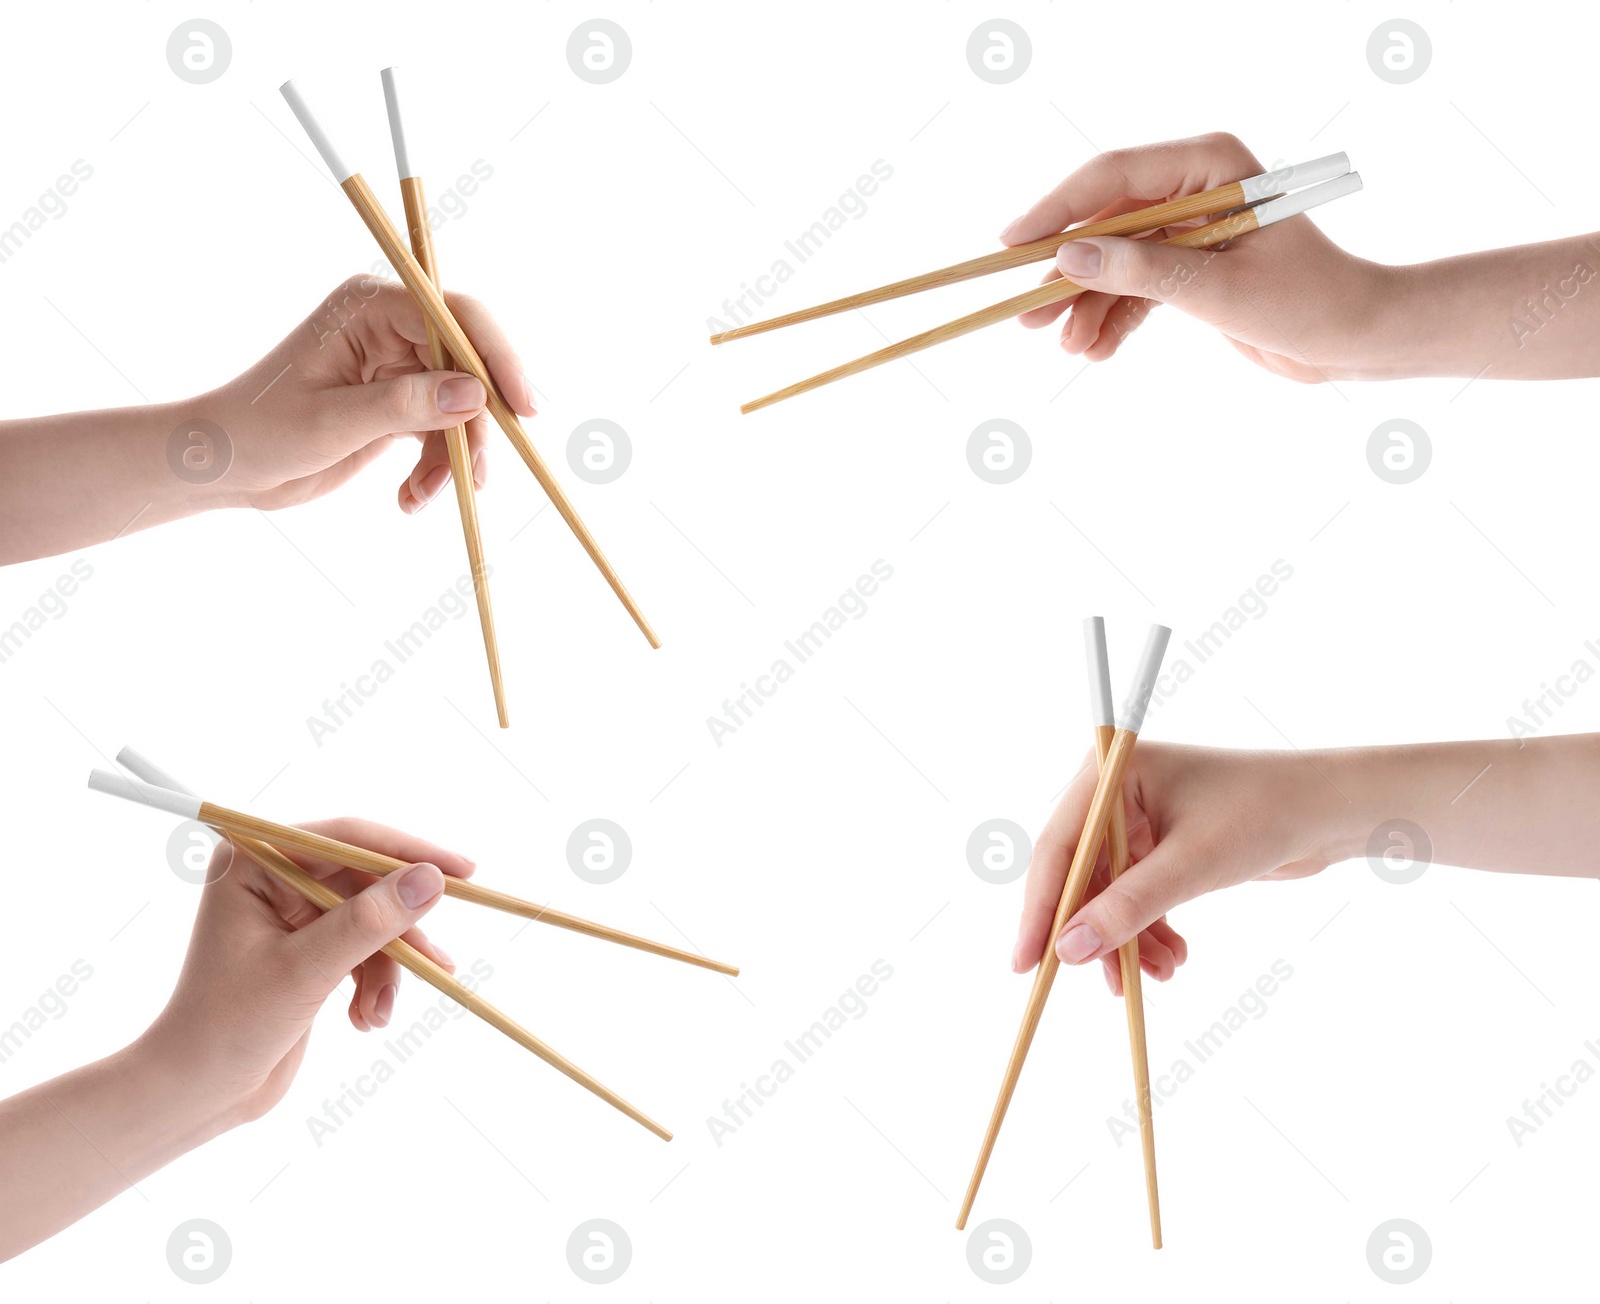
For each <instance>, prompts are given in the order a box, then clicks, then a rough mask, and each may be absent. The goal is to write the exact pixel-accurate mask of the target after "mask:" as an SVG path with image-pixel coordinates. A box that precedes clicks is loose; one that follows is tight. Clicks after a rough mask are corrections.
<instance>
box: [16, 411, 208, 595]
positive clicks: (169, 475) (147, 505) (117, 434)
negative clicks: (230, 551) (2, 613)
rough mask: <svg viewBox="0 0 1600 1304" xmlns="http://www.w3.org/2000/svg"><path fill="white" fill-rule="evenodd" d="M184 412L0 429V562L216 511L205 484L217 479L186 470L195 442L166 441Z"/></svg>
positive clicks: (110, 415)
mask: <svg viewBox="0 0 1600 1304" xmlns="http://www.w3.org/2000/svg"><path fill="white" fill-rule="evenodd" d="M192 406H193V405H191V404H154V405H151V406H149V407H132V408H111V409H106V410H104V411H99V412H72V413H67V414H64V415H61V416H49V417H37V418H30V419H27V420H22V421H5V422H0V565H5V564H9V563H11V562H18V561H29V560H31V559H33V558H35V557H51V556H56V555H58V554H60V553H64V552H70V551H72V550H74V549H77V548H84V547H88V546H89V545H90V544H95V543H103V542H105V541H106V540H107V539H114V538H117V537H119V536H120V535H123V534H127V533H131V532H133V531H135V530H142V529H146V528H148V527H149V526H152V525H159V524H162V523H163V522H166V521H172V520H176V519H178V518H179V517H183V516H189V515H192V514H193V513H195V512H198V511H203V510H205V509H206V508H207V507H210V506H213V505H216V496H215V491H214V489H213V488H212V485H211V484H208V483H207V480H208V478H209V479H210V480H211V481H212V482H213V483H214V481H215V479H216V477H213V476H209V470H208V468H207V467H206V466H204V465H200V466H196V465H195V464H194V462H195V458H196V456H197V453H196V451H195V450H196V448H198V447H199V445H198V444H197V443H196V442H194V441H193V440H189V441H186V440H185V438H184V437H183V436H182V435H179V436H178V437H177V438H174V432H175V431H178V430H179V429H180V427H181V426H182V424H183V423H184V422H185V420H187V419H189V418H191V417H193V415H194V413H193V412H192V411H191V410H190V409H191V408H192ZM185 448H188V449H189V450H190V452H189V458H190V462H189V464H185V462H184V460H183V455H184V450H185ZM199 455H200V456H208V455H209V454H206V453H201V454H199ZM175 463H176V464H175Z"/></svg>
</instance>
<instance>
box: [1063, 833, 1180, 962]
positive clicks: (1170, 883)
mask: <svg viewBox="0 0 1600 1304" xmlns="http://www.w3.org/2000/svg"><path fill="white" fill-rule="evenodd" d="M1194 870H1195V865H1194V860H1193V857H1188V858H1185V857H1183V856H1182V854H1181V853H1180V852H1177V851H1174V850H1173V848H1172V845H1171V844H1170V843H1162V844H1161V845H1160V846H1159V847H1157V848H1156V849H1155V850H1154V851H1152V852H1151V853H1150V854H1149V855H1148V856H1146V857H1145V858H1144V859H1143V860H1141V861H1140V862H1139V863H1138V864H1137V865H1134V866H1133V867H1132V868H1131V869H1129V870H1128V871H1127V872H1125V873H1124V874H1122V875H1121V876H1120V877H1118V878H1116V879H1113V880H1112V881H1111V882H1110V883H1109V884H1107V885H1106V887H1105V888H1104V890H1102V891H1101V892H1100V893H1099V894H1098V895H1096V896H1095V897H1094V899H1093V900H1091V901H1090V902H1088V903H1087V904H1086V905H1084V906H1083V907H1082V908H1081V909H1079V911H1078V913H1077V914H1075V915H1073V916H1072V918H1071V919H1069V920H1067V926H1066V927H1065V928H1063V929H1062V930H1061V936H1059V937H1058V938H1056V954H1057V955H1058V956H1060V957H1061V961H1062V963H1064V964H1085V963H1087V962H1088V961H1090V960H1093V959H1096V958H1097V957H1099V956H1103V955H1110V954H1111V953H1112V952H1114V951H1115V950H1116V949H1117V948H1118V947H1119V946H1121V945H1122V944H1123V943H1124V942H1127V941H1131V940H1132V939H1133V938H1135V937H1137V936H1139V934H1140V933H1142V932H1143V931H1144V930H1145V929H1146V928H1148V927H1149V926H1150V925H1151V924H1153V923H1155V921H1156V920H1158V919H1160V918H1161V916H1162V915H1164V914H1166V913H1167V911H1169V910H1171V909H1172V908H1173V907H1174V906H1177V905H1182V904H1183V903H1184V902H1185V901H1188V900H1190V899H1191V898H1193V897H1196V896H1199V895H1200V892H1199V891H1198V890H1196V888H1195V887H1193V886H1191V885H1192V884H1195V883H1198V882H1202V881H1203V879H1202V878H1201V877H1200V876H1199V875H1197V874H1196V873H1195V872H1194Z"/></svg>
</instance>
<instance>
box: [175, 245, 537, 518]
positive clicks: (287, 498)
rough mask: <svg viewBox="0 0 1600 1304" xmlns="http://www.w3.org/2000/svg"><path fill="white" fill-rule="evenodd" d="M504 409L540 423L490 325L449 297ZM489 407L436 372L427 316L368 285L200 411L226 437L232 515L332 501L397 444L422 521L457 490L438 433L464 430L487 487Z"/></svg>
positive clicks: (461, 376)
mask: <svg viewBox="0 0 1600 1304" xmlns="http://www.w3.org/2000/svg"><path fill="white" fill-rule="evenodd" d="M445 298H446V300H447V301H448V302H449V305H450V311H451V312H452V313H453V314H454V315H455V318H456V320H457V321H459V322H460V323H461V326H462V329H463V330H465V331H466V332H467V335H468V336H469V337H470V338H471V339H472V342H473V344H474V346H475V347H476V348H477V350H478V353H479V355H480V356H481V357H482V358H483V360H484V362H485V364H486V365H487V366H488V368H489V374H490V375H491V376H493V378H494V381H495V384H496V385H497V386H499V388H500V391H501V393H503V394H504V395H505V397H506V401H507V402H508V403H510V404H511V406H512V407H513V408H514V409H515V410H516V411H517V412H518V413H520V414H521V415H523V416H532V415H533V414H534V401H533V386H532V384H531V383H530V382H529V380H528V378H527V376H525V375H524V374H523V370H522V363H521V362H520V361H518V359H517V355H516V353H515V352H514V351H513V350H512V348H511V345H510V344H509V343H508V342H507V340H506V338H505V335H504V334H503V333H502V332H501V330H500V327H499V326H498V325H497V324H496V323H495V320H494V318H493V317H491V316H490V315H489V313H488V310H487V309H485V308H484V306H483V305H482V304H480V303H479V302H478V301H477V300H475V299H471V298H468V297H467V296H466V295H462V294H446V295H445ZM485 399H486V396H485V394H484V390H483V386H482V385H481V384H480V383H479V382H478V381H477V379H476V378H474V377H472V376H469V375H467V374H466V373H464V372H460V371H433V370H432V369H431V368H430V367H429V355H428V337H427V328H426V324H425V321H424V318H423V315H422V310H421V309H420V308H418V307H417V305H416V301H415V300H414V299H412V297H411V295H410V294H409V293H408V292H407V290H406V289H405V287H404V286H401V285H399V284H397V283H396V282H393V281H380V280H378V279H377V278H376V277H372V276H356V277H352V278H351V279H350V280H348V281H346V282H345V283H344V284H343V285H341V286H340V287H339V288H338V289H336V290H335V291H334V292H333V294H331V295H330V296H329V297H328V299H327V301H326V302H324V303H323V304H322V305H321V306H320V307H318V308H317V310H316V311H315V312H313V313H312V314H311V315H310V316H309V317H307V318H306V320H305V321H304V322H303V323H301V324H300V325H299V326H297V327H296V328H295V329H294V330H293V331H292V332H291V333H290V334H289V336H288V337H287V338H286V339H285V340H284V341H283V343H281V344H280V345H278V347H277V348H275V349H273V351H272V352H271V353H269V354H268V355H267V356H266V357H265V358H263V359H262V360H261V361H260V362H258V363H256V364H255V366H253V367H251V368H250V369H249V370H248V371H246V372H245V373H244V374H243V375H241V376H238V377H237V378H235V379H234V380H232V381H230V382H229V383H228V384H226V385H224V386H223V387H222V388H221V389H218V390H216V391H214V392H213V393H211V394H209V395H206V396H204V397H203V398H201V399H198V400H196V401H195V402H194V403H193V404H191V405H190V407H192V408H193V410H194V413H195V415H196V416H198V417H201V418H206V417H208V414H210V413H211V412H213V411H214V412H215V414H216V415H214V416H210V418H209V419H211V420H214V421H215V422H216V423H217V424H218V425H219V426H221V427H222V429H223V431H224V432H225V433H226V435H227V437H228V442H229V444H230V445H231V463H230V464H229V465H228V466H227V467H225V468H222V475H221V476H220V477H219V478H218V480H217V489H218V490H219V491H221V492H222V493H224V494H225V495H227V497H228V499H229V501H230V502H231V503H232V504H233V505H242V506H250V507H260V508H265V509H272V508H277V507H292V506H294V505H295V504H297V503H303V502H306V501H308V500H310V499H312V498H318V497H320V496H321V495H323V494H325V493H328V492H329V491H330V490H333V489H337V488H338V487H339V486H340V485H342V484H343V483H344V482H345V481H346V480H348V479H349V478H350V477H351V476H353V475H355V473H356V472H357V471H359V470H361V468H362V467H364V466H366V465H367V463H369V462H371V461H372V460H373V459H374V458H376V457H377V456H378V455H379V454H380V453H382V452H383V451H384V450H385V449H386V448H388V447H389V445H390V443H391V442H392V441H394V440H396V439H400V438H406V437H410V438H414V439H420V440H421V441H422V452H421V454H420V456H419V457H418V458H417V464H416V466H415V467H413V468H412V471H411V473H410V475H408V476H407V477H406V479H405V480H404V481H403V482H402V483H401V485H400V491H399V497H400V506H401V509H402V510H404V511H407V512H415V511H417V510H418V509H419V508H421V507H423V506H425V505H426V504H427V503H428V502H430V501H431V500H432V499H433V498H434V497H436V496H437V495H438V493H439V491H440V490H441V489H443V488H444V486H445V485H446V484H447V483H449V480H450V458H449V455H448V453H447V452H446V450H445V442H444V435H443V433H442V431H443V430H445V429H448V428H449V427H452V426H457V425H461V424H463V423H464V424H465V425H466V427H467V439H468V442H469V444H470V446H471V449H472V465H473V473H474V474H473V479H474V480H475V482H476V484H477V487H478V488H480V489H481V488H482V487H483V483H484V470H485V462H484V443H485V435H486V433H487V424H486V423H487V421H488V418H487V417H486V416H485V415H484V403H485Z"/></svg>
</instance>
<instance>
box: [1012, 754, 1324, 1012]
mask: <svg viewBox="0 0 1600 1304" xmlns="http://www.w3.org/2000/svg"><path fill="white" fill-rule="evenodd" d="M1098 772H1099V771H1098V768H1097V766H1096V763H1095V758H1094V754H1093V753H1092V752H1091V753H1090V754H1089V759H1088V761H1087V762H1086V764H1085V765H1084V767H1083V769H1081V770H1080V771H1079V772H1078V774H1077V776H1076V777H1075V778H1074V779H1073V781H1072V783H1071V784H1070V785H1069V786H1068V788H1067V792H1066V795H1065V796H1064V797H1062V799H1061V803H1060V805H1058V806H1057V807H1056V810H1055V813H1054V814H1053V815H1052V816H1051V817H1050V821H1049V823H1048V824H1046V825H1045V828H1044V832H1042V833H1041V834H1040V835H1039V838H1038V840H1037V841H1036V842H1035V843H1034V848H1033V859H1032V860H1031V861H1030V863H1029V865H1028V879H1027V888H1026V893H1025V895H1024V899H1023V907H1022V924H1021V927H1020V929H1019V931H1018V934H1017V945H1016V950H1015V951H1014V952H1013V954H1012V961H1011V967H1012V968H1013V969H1014V970H1016V971H1017V972H1018V973H1025V972H1027V971H1028V970H1029V969H1032V968H1033V966H1034V965H1036V964H1037V963H1038V962H1039V960H1040V959H1041V958H1042V956H1043V954H1044V948H1045V944H1046V942H1047V941H1048V940H1049V935H1050V925H1051V922H1052V920H1053V919H1054V916H1055V912H1056V906H1057V903H1058V902H1059V901H1060V899H1061V889H1062V887H1063V885H1064V884H1065V883H1066V879H1067V869H1068V867H1069V866H1070V865H1071V863H1072V857H1073V853H1074V852H1075V851H1076V850H1077V846H1078V835H1079V832H1080V831H1081V830H1082V828H1083V822H1084V820H1085V818H1086V817H1087V816H1088V812H1089V799H1090V797H1091V796H1093V794H1094V787H1095V779H1096V777H1097V775H1098ZM1123 804H1124V807H1125V809H1126V812H1127V819H1128V846H1129V853H1130V860H1131V862H1132V865H1131V868H1130V869H1128V871H1127V872H1126V873H1124V874H1123V875H1122V876H1121V877H1120V878H1118V879H1117V880H1116V881H1115V882H1113V881H1111V878H1110V868H1109V865H1108V863H1107V859H1106V853H1105V849H1104V848H1103V847H1102V848H1101V850H1100V855H1099V859H1098V861H1097V863H1096V866H1095V872H1094V878H1093V880H1092V881H1091V883H1090V886H1089V890H1088V893H1087V895H1086V899H1085V903H1084V904H1083V905H1082V906H1081V907H1080V908H1079V910H1078V913H1077V914H1075V915H1074V916H1073V917H1072V918H1071V919H1070V920H1068V921H1067V926H1066V927H1065V928H1064V929H1063V930H1062V932H1061V936H1060V937H1059V938H1058V939H1057V942H1056V954H1057V955H1059V956H1060V957H1061V959H1062V960H1063V961H1064V962H1065V963H1067V964H1084V963H1086V962H1088V961H1090V960H1094V959H1097V958H1098V959H1100V960H1101V961H1103V963H1104V966H1105V972H1106V981H1107V982H1108V983H1109V984H1110V986H1111V990H1112V991H1113V992H1114V993H1117V994H1119V995H1120V994H1121V991H1122V976H1121V972H1120V970H1119V968H1118V963H1117V948H1118V947H1119V946H1121V945H1122V944H1123V943H1124V942H1126V941H1127V940H1128V939H1129V938H1132V937H1137V938H1138V939H1139V965H1140V968H1141V969H1143V970H1144V972H1145V973H1147V974H1149V975H1150V976H1151V977H1153V978H1156V979H1158V980H1160V981H1162V982H1165V981H1166V980H1167V979H1168V978H1171V977H1172V975H1173V972H1174V971H1175V970H1176V969H1177V967H1178V966H1179V965H1181V964H1182V963H1183V962H1184V960H1186V959H1187V958H1188V954H1189V947H1188V943H1187V942H1185V941H1184V939H1183V937H1182V936H1181V935H1180V934H1179V933H1178V932H1176V931H1175V930H1174V929H1173V928H1172V927H1171V926H1169V925H1168V923H1167V921H1166V915H1167V911H1169V910H1171V909H1172V908H1173V907H1174V906H1177V905H1181V904H1182V903H1183V902H1185V901H1189V900H1192V899H1193V898H1195V897H1197V896H1200V895H1201V894H1202V893H1205V892H1213V891H1215V890H1216V889H1217V888H1221V887H1231V886H1232V885H1234V884H1235V883H1245V882H1248V881H1250V880H1251V879H1257V878H1302V877H1304V876H1306V875H1308V874H1315V873H1316V872H1317V871H1318V870H1320V869H1323V868H1325V867H1326V866H1327V865H1329V864H1330V863H1332V861H1334V860H1336V859H1340V858H1341V857H1342V855H1343V854H1344V851H1345V850H1346V847H1345V846H1344V845H1343V844H1342V843H1340V842H1338V841H1337V840H1336V838H1335V837H1334V835H1333V833H1332V830H1333V829H1334V828H1335V826H1336V824H1335V822H1336V819H1337V818H1338V817H1339V816H1340V808H1342V807H1344V806H1345V805H1346V803H1345V802H1344V801H1343V799H1342V798H1341V797H1340V796H1339V794H1338V792H1337V791H1336V790H1335V789H1333V788H1331V787H1330V786H1328V784H1327V783H1326V782H1325V780H1324V779H1323V778H1322V777H1321V776H1320V775H1319V774H1318V771H1317V770H1316V768H1315V766H1313V765H1312V764H1309V763H1308V762H1307V761H1306V760H1305V759H1303V758H1302V757H1300V756H1298V755H1296V754H1295V753H1292V752H1235V751H1219V750H1217V749H1214V748H1208V747H1177V746H1173V745H1171V744H1166V743H1146V742H1141V743H1140V744H1139V745H1138V747H1137V748H1136V749H1135V751H1134V753H1133V760H1132V763H1131V764H1130V765H1129V767H1128V774H1127V778H1126V780H1125V781H1124V785H1123Z"/></svg>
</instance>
